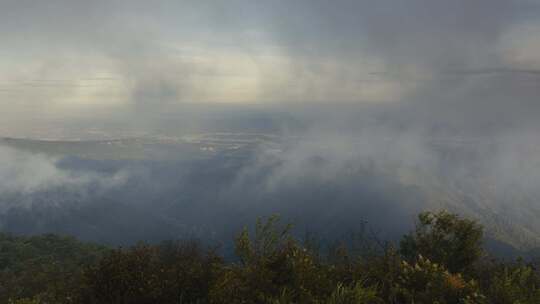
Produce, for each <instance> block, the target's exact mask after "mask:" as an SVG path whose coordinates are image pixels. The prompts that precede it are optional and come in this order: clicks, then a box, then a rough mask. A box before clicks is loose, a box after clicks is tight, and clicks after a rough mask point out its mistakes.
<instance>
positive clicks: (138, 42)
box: [0, 0, 540, 250]
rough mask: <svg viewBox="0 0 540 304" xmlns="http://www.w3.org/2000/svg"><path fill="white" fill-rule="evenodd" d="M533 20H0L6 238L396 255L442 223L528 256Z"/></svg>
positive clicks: (268, 7) (115, 7) (237, 10)
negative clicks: (376, 249) (266, 230)
mask: <svg viewBox="0 0 540 304" xmlns="http://www.w3.org/2000/svg"><path fill="white" fill-rule="evenodd" d="M539 14H540V3H538V2H537V1H534V0H510V1H508V0H474V1H470V0H469V1H466V0H457V1H451V2H449V1H442V0H441V1H433V0H431V1H428V0H412V1H404V2H399V1H389V0H382V1H377V3H373V2H372V1H363V0H360V1H358V0H357V1H352V0H351V1H349V0H342V1H334V2H332V3H330V2H326V1H318V0H316V1H304V0H300V1H294V2H290V1H279V0H275V1H266V2H264V3H254V2H250V1H244V0H234V1H228V2H226V3H225V2H221V1H209V2H205V3H199V2H198V1H156V2H152V3H147V2H145V1H123V0H117V1H92V2H90V3H86V2H85V3H83V2H80V1H63V0H55V1H48V2H47V3H34V2H33V1H10V0H5V1H1V2H0V20H1V21H0V41H1V42H2V44H3V45H6V46H7V47H5V48H3V50H2V51H1V52H2V54H3V56H2V59H0V68H1V69H2V72H1V73H0V107H1V111H0V136H3V137H13V138H19V139H20V138H24V139H26V140H29V141H30V143H25V142H22V143H19V142H17V144H13V143H9V142H8V143H4V145H3V146H0V210H1V211H0V227H2V229H3V230H8V231H13V232H16V233H24V234H32V233H42V232H51V231H52V232H59V233H68V234H75V235H77V236H80V237H82V238H84V239H90V240H97V241H102V242H109V243H133V242H136V241H137V240H140V239H146V240H161V239H166V238H173V239H175V238H187V237H198V238H203V239H208V240H214V241H220V240H222V239H223V238H226V237H230V236H231V235H233V234H234V232H235V231H237V230H238V229H239V228H240V227H241V226H243V225H244V224H247V223H250V222H252V221H254V220H255V219H256V218H257V217H258V216H265V215H269V214H272V213H279V214H281V215H282V216H283V217H285V218H286V219H287V220H290V221H292V222H295V223H296V224H297V226H298V227H299V230H300V231H308V230H313V231H317V232H318V233H321V234H322V235H323V236H324V237H328V238H332V237H333V236H335V235H341V234H343V233H346V232H347V231H350V230H358V229H363V227H365V225H366V223H367V225H368V226H369V227H370V229H372V230H373V231H376V232H377V233H378V234H379V235H380V236H381V238H387V239H393V238H397V237H399V236H400V235H402V234H404V233H406V231H408V229H410V228H411V227H412V224H413V223H414V216H415V214H417V213H418V212H420V211H422V210H439V209H449V210H451V211H453V212H457V213H460V214H463V215H466V216H469V217H472V218H475V219H477V220H479V221H480V222H482V223H483V224H485V225H486V227H487V234H488V237H489V238H491V239H494V240H496V241H499V242H503V243H505V244H509V245H510V246H512V247H514V248H517V249H519V250H528V249H532V248H536V247H539V245H540V226H538V224H537V223H536V222H537V221H536V218H537V216H538V215H540V205H539V200H538V199H539V198H540V193H539V190H538V189H539V187H538V185H540V173H539V172H540V170H539V169H540V168H539V167H540V141H539V137H538V135H537V134H538V131H540V124H539V122H538V117H540V103H539V102H538V96H540V56H539V55H538V54H540V40H538V38H537V37H540V35H539V33H540V23H539V22H538V20H539V18H538V15H539ZM201 134H202V135H201ZM205 136H206V137H205ZM214 137H215V138H214ZM192 138H195V139H196V140H195V141H194V140H193V139H192ZM201 138H202V139H201ZM135 139H137V140H139V141H137V140H135ZM32 140H47V141H51V140H52V141H54V143H55V144H54V145H53V146H54V147H55V148H51V147H50V145H49V144H47V143H46V142H42V141H38V142H32ZM115 140H119V141H115ZM128 140H134V141H128ZM66 142H71V143H88V145H86V144H85V145H83V146H82V147H79V146H76V147H75V148H74V147H72V146H71V145H70V144H66ZM45 147H46V148H45ZM502 227H504V229H503V228H502Z"/></svg>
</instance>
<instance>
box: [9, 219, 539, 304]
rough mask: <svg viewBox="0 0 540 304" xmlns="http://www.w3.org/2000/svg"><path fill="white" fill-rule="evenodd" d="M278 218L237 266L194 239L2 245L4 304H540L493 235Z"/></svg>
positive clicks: (241, 252)
mask: <svg viewBox="0 0 540 304" xmlns="http://www.w3.org/2000/svg"><path fill="white" fill-rule="evenodd" d="M290 229H291V226H290V225H282V224H280V222H279V220H278V218H277V217H270V218H268V219H266V220H259V221H258V222H257V224H256V227H255V228H254V229H252V230H249V229H244V230H243V231H241V232H240V233H239V234H238V235H237V237H236V238H235V253H236V258H235V259H234V260H232V261H229V260H226V259H224V258H223V257H222V256H220V255H219V254H218V250H217V249H216V248H208V247H205V246H203V245H201V244H200V243H198V242H195V241H189V242H187V241H183V242H177V241H168V242H163V243H161V244H159V245H146V244H139V245H136V246H134V247H131V248H118V249H107V248H104V247H101V246H97V245H90V244H83V243H80V242H78V241H76V240H74V239H71V238H65V237H58V236H53V235H45V236H41V237H12V236H8V235H1V236H0V302H1V303H16V304H38V303H59V304H63V303H88V304H94V303H100V304H107V303H111V304H116V303H122V304H146V303H164V304H166V303H268V304H282V303H539V302H540V273H539V272H538V270H537V268H536V265H535V263H532V262H527V263H526V262H524V261H522V260H518V261H515V262H508V261H506V262H505V261H498V260H495V259H492V258H489V257H488V254H487V253H486V252H484V250H483V249H482V239H483V228H482V227H481V226H480V225H479V224H477V223H476V222H474V221H471V220H467V219H462V218H459V217H458V216H456V215H453V214H450V213H447V212H439V213H429V212H425V213H422V214H420V215H419V217H418V222H417V225H416V229H415V230H414V231H412V232H411V233H409V234H408V235H406V236H404V237H403V239H402V241H401V242H400V244H399V246H393V245H392V244H389V243H383V242H378V241H376V240H372V242H364V244H367V245H365V246H363V247H362V250H354V248H352V247H353V246H351V245H350V244H346V243H341V242H337V243H336V244H334V245H332V246H330V247H329V248H328V249H322V248H321V246H320V244H318V243H317V242H316V241H315V239H314V238H307V239H306V240H303V241H300V240H298V239H295V238H294V237H292V235H291V233H290Z"/></svg>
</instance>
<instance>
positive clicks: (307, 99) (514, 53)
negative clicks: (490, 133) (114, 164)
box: [0, 0, 540, 129]
mask: <svg viewBox="0 0 540 304" xmlns="http://www.w3.org/2000/svg"><path fill="white" fill-rule="evenodd" d="M538 17H540V1H537V0H455V1H443V0H408V1H404V0H380V1H376V2H374V1H367V0H337V1H331V2H330V1H324V0H309V1H308V0H295V1H285V0H269V1H247V0H230V1H219V0H208V1H195V0H180V1H168V0H158V1H151V2H149V1H142V0H130V1H127V0H108V1H105V0H95V1H72V0H51V1H28V0H0V41H1V43H2V48H1V49H0V71H1V72H0V107H1V108H2V111H1V112H0V119H1V120H2V121H3V123H2V127H3V128H7V129H22V128H23V127H24V126H23V124H24V125H27V124H29V123H31V122H32V121H34V120H35V119H36V118H43V117H51V119H68V118H69V119H74V120H77V119H79V118H81V117H83V118H88V117H90V118H100V117H106V116H108V115H111V113H118V112H123V113H130V114H129V115H132V116H133V117H134V118H137V119H140V120H149V119H150V116H151V115H149V113H153V112H155V111H159V110H160V109H161V110H162V109H170V108H181V107H182V105H186V104H205V105H213V104H221V105H223V104H234V105H237V106H238V105H240V106H242V105H265V106H267V105H272V106H279V107H281V108H282V109H285V111H287V110H288V109H289V108H290V107H291V106H295V107H296V106H300V107H310V106H311V105H314V104H317V105H320V104H323V105H329V106H333V105H335V104H347V105H364V104H369V105H384V106H387V104H392V105H396V104H398V105H399V107H405V108H406V109H407V110H406V111H403V112H404V113H403V117H406V118H405V119H413V120H422V121H424V120H428V121H429V120H432V119H448V120H451V121H454V122H457V123H468V122H473V121H483V120H489V121H500V120H504V121H509V122H511V123H517V124H520V125H521V124H528V123H533V124H534V121H535V119H536V118H537V117H538V115H539V114H540V106H539V102H538V101H537V97H538V96H539V95H538V93H540V92H539V91H540V18H538ZM411 113H413V114H411ZM407 115H412V117H407Z"/></svg>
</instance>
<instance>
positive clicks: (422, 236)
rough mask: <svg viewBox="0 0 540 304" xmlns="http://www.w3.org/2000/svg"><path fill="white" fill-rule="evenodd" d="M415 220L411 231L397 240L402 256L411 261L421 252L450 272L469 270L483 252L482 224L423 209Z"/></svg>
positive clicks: (444, 212)
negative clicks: (399, 242)
mask: <svg viewBox="0 0 540 304" xmlns="http://www.w3.org/2000/svg"><path fill="white" fill-rule="evenodd" d="M418 220H419V222H418V223H417V225H416V229H415V231H414V232H413V233H411V234H409V235H406V236H405V237H404V238H403V239H402V241H401V244H400V253H401V254H402V255H403V257H404V258H405V259H406V260H408V261H410V262H414V261H415V260H416V259H417V258H418V256H419V255H422V256H424V257H426V258H428V259H429V260H430V261H432V262H434V263H439V264H442V265H444V266H445V267H446V268H447V269H448V270H449V271H450V272H452V273H460V272H463V273H465V274H467V273H470V271H471V270H472V269H471V267H472V266H473V264H474V263H475V262H476V261H478V259H479V258H480V257H481V256H482V254H483V250H482V237H483V229H482V226H480V225H479V224H477V223H476V222H475V221H473V220H467V219H461V218H459V217H458V216H457V215H455V214H451V213H448V212H446V211H441V212H438V213H432V212H423V213H420V214H419V215H418Z"/></svg>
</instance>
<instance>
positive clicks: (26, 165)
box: [0, 146, 128, 212]
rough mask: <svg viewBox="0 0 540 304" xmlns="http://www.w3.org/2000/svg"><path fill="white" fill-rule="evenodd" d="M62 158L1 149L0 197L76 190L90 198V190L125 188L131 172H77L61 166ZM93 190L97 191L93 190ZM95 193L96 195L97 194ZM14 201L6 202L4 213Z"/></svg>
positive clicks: (3, 208)
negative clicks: (121, 186)
mask: <svg viewBox="0 0 540 304" xmlns="http://www.w3.org/2000/svg"><path fill="white" fill-rule="evenodd" d="M59 161H60V159H57V158H52V157H48V156H45V155H43V154H34V153H30V152H25V151H21V150H17V149H14V148H10V147H6V146H0V195H1V196H2V197H5V196H6V195H8V196H9V195H23V196H31V195H33V194H35V193H42V195H44V196H46V195H45V194H43V193H46V192H47V191H51V190H54V189H57V191H62V189H63V191H75V192H79V193H80V194H81V195H83V194H84V195H87V194H88V191H94V192H95V191H103V190H106V189H110V188H114V187H118V186H120V185H123V184H124V183H125V182H126V180H127V178H128V173H127V172H125V171H120V172H116V173H113V174H103V173H98V172H93V171H76V170H70V169H63V168H61V167H60V166H59ZM90 189H94V190H90ZM95 194H96V193H94V195H95ZM13 203H14V202H9V201H3V203H2V204H1V205H0V207H1V208H0V209H1V210H2V212H5V211H6V209H9V208H10V207H28V206H11V205H10V204H13Z"/></svg>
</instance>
